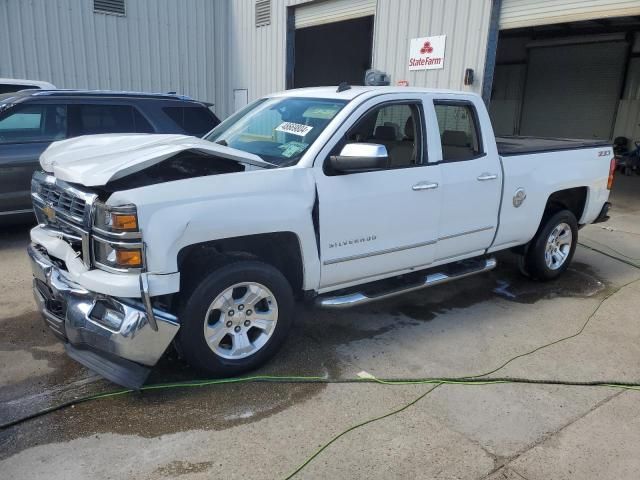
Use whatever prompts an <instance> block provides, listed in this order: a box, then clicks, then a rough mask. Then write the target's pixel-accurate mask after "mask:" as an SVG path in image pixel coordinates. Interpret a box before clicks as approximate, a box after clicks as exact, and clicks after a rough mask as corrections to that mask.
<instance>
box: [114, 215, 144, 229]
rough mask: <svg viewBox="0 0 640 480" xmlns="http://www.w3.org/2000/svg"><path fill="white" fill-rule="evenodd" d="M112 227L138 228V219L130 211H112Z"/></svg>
mask: <svg viewBox="0 0 640 480" xmlns="http://www.w3.org/2000/svg"><path fill="white" fill-rule="evenodd" d="M111 228H113V229H114V230H137V229H138V219H137V218H136V216H135V215H133V214H130V213H112V214H111Z"/></svg>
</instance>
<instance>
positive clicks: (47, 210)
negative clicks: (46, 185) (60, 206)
mask: <svg viewBox="0 0 640 480" xmlns="http://www.w3.org/2000/svg"><path fill="white" fill-rule="evenodd" d="M42 213H44V215H45V217H47V219H48V220H49V221H50V222H53V221H54V220H55V219H56V211H55V210H54V209H53V205H51V204H49V203H47V204H46V205H45V206H44V207H43V208H42Z"/></svg>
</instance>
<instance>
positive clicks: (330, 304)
mask: <svg viewBox="0 0 640 480" xmlns="http://www.w3.org/2000/svg"><path fill="white" fill-rule="evenodd" d="M496 265H497V262H496V259H495V258H494V257H491V258H486V259H483V260H482V263H481V264H480V266H479V268H473V269H467V270H463V271H461V272H459V273H443V272H435V273H429V274H427V275H425V276H424V279H423V281H422V282H419V283H412V284H409V285H407V286H406V287H401V288H395V289H392V290H388V291H386V292H380V293H376V294H367V293H366V292H354V293H348V294H345V295H339V296H334V297H331V296H322V295H321V296H318V297H317V298H316V300H315V303H316V306H318V307H320V308H349V307H355V306H357V305H364V304H365V303H369V302H374V301H377V300H384V299H387V298H391V297H395V296H396V295H402V294H404V293H407V292H413V291H414V290H420V289H421V288H427V287H433V286H435V285H440V284H441V283H447V282H451V281H452V280H458V279H459V278H464V277H469V276H471V275H476V274H478V273H483V272H488V271H489V270H493V269H494V268H495V267H496Z"/></svg>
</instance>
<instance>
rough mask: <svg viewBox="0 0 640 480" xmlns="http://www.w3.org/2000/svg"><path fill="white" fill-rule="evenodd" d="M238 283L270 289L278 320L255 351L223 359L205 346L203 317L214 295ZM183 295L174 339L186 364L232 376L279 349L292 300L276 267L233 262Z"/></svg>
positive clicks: (288, 325) (290, 316)
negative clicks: (266, 339)
mask: <svg viewBox="0 0 640 480" xmlns="http://www.w3.org/2000/svg"><path fill="white" fill-rule="evenodd" d="M242 282H256V283H260V284H262V285H264V286H265V287H267V288H268V289H269V290H271V293H273V295H274V297H275V299H276V302H277V303H278V322H277V324H276V327H275V330H274V332H273V334H272V336H271V338H269V340H268V341H267V343H266V345H264V346H263V347H262V348H261V349H260V350H259V351H258V352H256V353H255V354H253V355H251V356H249V357H246V358H242V359H237V360H232V359H226V358H223V357H220V356H218V355H216V354H215V353H214V352H213V351H212V350H211V349H210V348H209V346H208V345H207V342H206V340H205V338H204V333H203V325H204V318H205V315H206V312H207V310H208V308H209V305H211V302H212V301H213V300H214V299H215V298H216V296H218V295H219V294H220V293H221V292H222V291H224V290H225V289H227V288H228V287H230V286H231V285H234V284H236V283H242ZM187 295H188V298H187V300H186V301H185V302H183V307H182V308H181V311H180V313H179V317H178V318H179V320H180V330H179V331H178V338H177V342H178V343H179V347H180V350H181V352H182V355H183V356H184V358H185V360H186V361H187V362H188V363H189V364H190V365H192V366H193V367H195V368H197V369H199V370H203V371H206V372H207V373H209V374H212V375H214V376H219V377H229V376H236V375H239V374H241V373H243V372H246V371H248V370H252V369H254V368H256V367H258V366H260V365H262V364H263V363H265V362H266V361H267V360H268V359H269V358H271V357H272V356H273V355H274V354H275V353H276V351H277V350H278V349H279V348H280V346H281V345H282V342H283V341H284V340H285V338H286V336H287V334H288V332H289V330H290V329H291V325H292V323H293V306H294V299H293V293H292V291H291V286H290V285H289V282H288V281H287V279H286V278H285V277H284V276H283V275H282V273H280V272H279V271H278V270H277V269H276V268H274V267H272V266H271V265H268V264H266V263H263V262H260V261H255V260H246V261H236V262H234V263H231V264H228V265H225V266H222V267H220V268H219V269H217V270H215V271H214V272H212V273H210V274H209V275H207V276H205V277H204V278H203V280H202V281H201V282H200V283H199V284H198V285H197V286H195V287H194V289H193V291H192V292H189V293H187Z"/></svg>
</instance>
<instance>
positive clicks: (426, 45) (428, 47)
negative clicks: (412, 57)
mask: <svg viewBox="0 0 640 480" xmlns="http://www.w3.org/2000/svg"><path fill="white" fill-rule="evenodd" d="M420 53H421V54H422V55H424V54H425V53H433V47H432V46H431V42H424V45H422V48H421V49H420Z"/></svg>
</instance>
